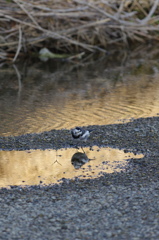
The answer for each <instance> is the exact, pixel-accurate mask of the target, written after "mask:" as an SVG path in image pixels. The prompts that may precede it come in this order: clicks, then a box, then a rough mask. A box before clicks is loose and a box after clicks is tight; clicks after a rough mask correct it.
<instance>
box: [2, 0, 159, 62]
mask: <svg viewBox="0 0 159 240" xmlns="http://www.w3.org/2000/svg"><path fill="white" fill-rule="evenodd" d="M158 10H159V0H120V1H119V0H99V1H98V0H88V1H84V0H65V1H62V0H54V1H53V0H38V1H37V0H35V1H33V0H30V1H27V0H12V1H11V0H8V1H7V0H6V1H5V0H0V33H1V35H0V59H1V60H5V59H9V60H12V61H13V62H14V61H15V60H16V59H17V58H18V56H20V54H22V53H28V52H34V51H37V50H39V49H40V48H42V47H48V48H49V49H52V50H54V51H56V52H67V53H68V52H69V53H73V52H80V51H81V50H82V51H83V50H84V51H91V52H94V51H97V50H98V51H105V50H106V49H107V48H108V45H110V44H128V42H129V41H130V40H131V41H135V42H136V41H138V42H144V41H146V40H147V39H149V40H150V39H155V40H157V41H158V40H159V14H158V12H159V11H158Z"/></svg>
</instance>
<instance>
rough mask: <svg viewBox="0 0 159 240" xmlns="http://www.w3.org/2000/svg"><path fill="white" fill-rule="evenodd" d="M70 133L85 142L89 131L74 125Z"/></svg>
mask: <svg viewBox="0 0 159 240" xmlns="http://www.w3.org/2000/svg"><path fill="white" fill-rule="evenodd" d="M71 134H72V137H73V138H74V139H79V140H83V141H85V142H86V141H87V139H88V138H89V136H90V132H89V131H88V130H84V129H83V128H80V127H76V128H74V129H72V130H71Z"/></svg>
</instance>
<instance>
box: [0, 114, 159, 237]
mask: <svg viewBox="0 0 159 240" xmlns="http://www.w3.org/2000/svg"><path fill="white" fill-rule="evenodd" d="M94 129H95V131H96V133H95V134H94V135H92V136H91V137H90V143H93V141H96V140H97V139H98V141H99V144H102V145H105V146H106V145H107V146H111V147H114V148H116V147H118V148H123V149H125V153H126V152H128V151H132V152H134V153H135V154H136V153H142V154H143V155H144V157H142V158H139V159H135V158H132V159H131V160H129V164H128V166H127V167H126V170H125V171H121V172H114V173H111V174H110V173H107V174H104V175H103V176H101V177H99V178H96V179H91V180H90V179H87V180H86V179H78V178H75V179H70V180H69V179H67V178H66V179H63V183H61V184H58V185H54V186H52V185H48V186H42V185H38V186H32V187H26V188H22V187H16V186H15V187H14V186H13V187H11V189H10V190H7V189H1V191H0V205H1V208H0V213H1V220H0V221H1V225H0V230H1V239H52V236H54V238H55V239H112V240H113V239H118V240H120V239H125V240H126V239H158V236H159V163H158V159H159V151H158V149H159V146H158V145H159V137H158V136H159V118H158V117H154V118H146V119H137V120H134V121H132V122H129V123H125V124H117V125H109V126H101V127H98V128H96V127H94ZM53 133H60V134H61V133H63V139H67V138H68V137H67V133H68V131H62V130H61V131H53V132H51V133H50V135H51V136H52V138H53V139H54V138H55V134H53ZM31 136H32V135H27V136H21V137H17V138H15V139H14V140H13V139H12V138H9V139H7V141H4V140H5V139H4V138H1V147H2V146H3V148H5V149H8V148H10V150H11V148H13V147H11V146H13V142H14V149H18V148H19V149H22V146H23V147H24V146H25V148H26V149H27V148H28V146H29V147H31V146H35V145H36V147H35V148H37V147H41V146H42V145H41V144H43V142H44V141H45V140H44V139H45V137H46V136H48V133H44V134H43V135H33V136H34V137H33V136H32V138H33V143H29V139H30V137H31ZM42 136H43V137H42ZM56 136H57V135H56ZM20 139H21V140H22V142H23V145H21V144H20V142H21V141H20ZM39 139H41V140H42V142H40V143H39ZM69 141H70V142H69V144H72V145H73V142H71V139H70V140H69ZM19 144H20V145H19ZM28 144H29V145H28ZM30 144H32V145H30ZM51 144H52V146H54V147H55V145H54V144H53V141H51V140H50V142H49V143H45V147H47V146H48V147H49V148H50V145H51ZM67 144H68V143H67ZM86 145H89V144H88V143H87V144H86ZM56 164H57V163H56Z"/></svg>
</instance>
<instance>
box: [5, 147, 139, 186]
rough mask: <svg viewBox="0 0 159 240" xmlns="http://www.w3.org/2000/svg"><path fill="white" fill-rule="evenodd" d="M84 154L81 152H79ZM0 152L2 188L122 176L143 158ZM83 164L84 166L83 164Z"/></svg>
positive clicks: (113, 152)
mask: <svg viewBox="0 0 159 240" xmlns="http://www.w3.org/2000/svg"><path fill="white" fill-rule="evenodd" d="M79 151H80V149H79ZM79 151H77V149H61V150H58V151H55V150H45V151H42V150H30V151H0V187H7V186H9V185H36V184H52V183H58V182H59V181H60V180H61V179H62V178H69V179H73V178H75V177H79V178H85V179H87V178H97V177H99V176H101V175H102V174H103V173H113V172H120V171H122V170H124V169H125V168H126V165H127V163H128V161H127V160H128V159H130V158H142V157H143V155H142V154H140V155H134V154H133V153H124V151H122V150H118V149H111V148H98V147H93V148H91V149H90V148H84V152H85V153H83V152H81V151H80V152H79ZM80 162H82V164H81V163H80Z"/></svg>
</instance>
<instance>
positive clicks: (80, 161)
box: [71, 152, 91, 169]
mask: <svg viewBox="0 0 159 240" xmlns="http://www.w3.org/2000/svg"><path fill="white" fill-rule="evenodd" d="M90 160H91V159H89V158H88V157H87V155H86V154H85V153H81V152H77V153H75V154H74V155H73V156H72V158H71V163H72V165H73V166H74V168H75V169H79V168H81V167H82V166H83V165H84V164H85V163H87V162H89V161H90Z"/></svg>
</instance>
